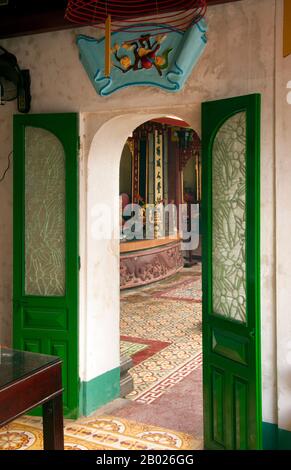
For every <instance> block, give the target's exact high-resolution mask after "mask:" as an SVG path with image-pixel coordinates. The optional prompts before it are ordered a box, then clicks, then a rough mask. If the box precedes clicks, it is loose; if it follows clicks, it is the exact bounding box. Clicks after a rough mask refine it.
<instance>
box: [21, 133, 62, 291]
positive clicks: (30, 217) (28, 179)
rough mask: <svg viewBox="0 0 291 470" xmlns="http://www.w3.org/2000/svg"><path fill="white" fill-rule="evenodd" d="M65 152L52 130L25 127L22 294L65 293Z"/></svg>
mask: <svg viewBox="0 0 291 470" xmlns="http://www.w3.org/2000/svg"><path fill="white" fill-rule="evenodd" d="M65 197H66V188H65V154H64V149H63V146H62V144H61V142H60V141H59V140H58V138H57V137H56V136H55V135H53V134H52V133H50V132H48V131H46V130H44V129H39V128H34V127H27V128H26V130H25V293H26V294H27V295H38V296H63V295H65V200H66V199H65Z"/></svg>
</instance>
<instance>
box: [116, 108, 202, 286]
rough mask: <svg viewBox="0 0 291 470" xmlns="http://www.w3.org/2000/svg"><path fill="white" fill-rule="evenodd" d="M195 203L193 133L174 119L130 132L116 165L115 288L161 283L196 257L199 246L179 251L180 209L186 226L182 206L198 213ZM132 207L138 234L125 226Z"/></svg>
mask: <svg viewBox="0 0 291 470" xmlns="http://www.w3.org/2000/svg"><path fill="white" fill-rule="evenodd" d="M200 200H201V161H200V138H199V136H198V134H197V133H196V132H195V131H194V130H193V129H191V128H190V127H189V125H188V124H187V123H186V122H184V121H182V120H180V119H178V118H174V117H164V118H160V119H157V120H153V121H148V122H146V123H144V124H142V125H141V126H140V127H138V128H137V129H135V130H134V132H133V134H132V136H130V137H129V138H128V140H127V142H126V144H125V146H124V149H123V152H122V156H121V161H120V211H121V216H120V225H121V236H120V287H121V289H128V288H132V287H138V286H142V285H146V284H150V283H152V282H156V281H159V280H161V279H165V278H167V277H169V276H172V275H174V274H175V273H177V272H178V271H180V270H181V269H182V268H183V266H184V265H185V263H187V265H191V264H192V263H193V260H194V259H196V258H197V256H198V257H199V256H200V254H201V253H200V251H199V246H198V247H197V248H196V249H195V250H193V249H191V250H184V251H181V250H180V249H179V246H180V241H181V238H182V237H183V233H182V227H181V224H182V223H181V215H180V212H181V205H183V204H184V207H185V206H186V209H185V210H186V217H187V218H188V219H189V220H188V223H189V222H190V213H188V212H187V207H188V206H189V208H190V205H191V204H196V205H197V208H198V212H199V204H200ZM133 204H136V205H137V206H138V208H139V209H140V212H141V224H142V227H139V230H136V229H137V225H136V224H130V225H128V220H130V219H131V217H132V215H133V210H132V205H133ZM166 207H169V208H170V209H169V210H166V211H165V213H164V215H161V212H160V211H159V210H158V208H166ZM175 209H176V210H175ZM171 211H172V212H173V211H174V215H173V217H171ZM147 222H148V223H147ZM132 227H134V228H135V233H133V231H132ZM136 232H138V233H136Z"/></svg>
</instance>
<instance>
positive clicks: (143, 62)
mask: <svg viewBox="0 0 291 470" xmlns="http://www.w3.org/2000/svg"><path fill="white" fill-rule="evenodd" d="M166 38H167V35H165V34H164V35H159V36H156V37H155V38H152V37H151V35H150V34H143V35H141V36H140V37H139V38H138V39H137V40H135V41H129V42H124V43H122V45H121V46H120V45H119V44H118V43H116V44H114V46H113V48H112V51H111V52H112V54H113V56H114V59H115V61H116V62H117V64H116V63H115V61H114V62H113V65H114V66H115V67H116V68H118V69H119V70H121V71H122V72H123V73H127V72H129V71H130V70H133V71H138V70H148V69H152V68H155V69H156V70H157V72H158V74H159V75H160V76H162V75H163V70H164V69H166V68H167V67H168V65H169V55H170V53H171V52H172V50H173V49H172V48H167V49H165V50H164V51H163V52H161V44H162V42H163V41H164V40H165V39H166ZM123 51H124V52H123ZM125 51H127V53H126V52H125ZM130 51H131V52H132V53H133V55H132V54H129V52H130ZM158 52H160V55H158Z"/></svg>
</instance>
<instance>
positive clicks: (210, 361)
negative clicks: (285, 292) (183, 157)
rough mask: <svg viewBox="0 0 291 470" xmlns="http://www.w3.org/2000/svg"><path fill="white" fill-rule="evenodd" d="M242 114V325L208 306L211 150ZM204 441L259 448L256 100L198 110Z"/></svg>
mask: <svg viewBox="0 0 291 470" xmlns="http://www.w3.org/2000/svg"><path fill="white" fill-rule="evenodd" d="M240 112H245V113H246V242H245V246H246V260H245V262H246V311H247V322H246V324H243V323H239V322H237V321H230V320H229V319H227V318H225V317H222V316H221V315H218V314H216V313H214V311H213V305H212V302H213V301H212V197H213V196H212V150H213V144H214V140H215V137H216V135H217V133H218V131H219V129H220V128H221V126H222V125H223V124H224V123H225V122H226V121H227V119H228V118H230V117H232V116H234V115H235V114H237V113H240ZM202 191H203V194H202V247H203V249H202V259H203V263H202V266H203V269H202V271H203V273H202V285H203V392H204V441H205V447H206V448H209V449H260V448H261V447H262V403H261V344H260V341H261V332H260V95H258V94H254V95H248V96H241V97H236V98H230V99H225V100H219V101H213V102H207V103H203V105H202Z"/></svg>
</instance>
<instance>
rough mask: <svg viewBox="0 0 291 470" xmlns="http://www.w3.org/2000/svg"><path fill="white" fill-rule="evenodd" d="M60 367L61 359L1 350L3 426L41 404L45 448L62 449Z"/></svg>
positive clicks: (0, 402)
mask: <svg viewBox="0 0 291 470" xmlns="http://www.w3.org/2000/svg"><path fill="white" fill-rule="evenodd" d="M61 366H62V361H61V360H60V359H59V358H58V357H54V356H46V355H44V354H37V353H30V352H25V351H17V350H13V349H7V348H1V350H0V426H3V425H5V424H7V423H9V422H10V421H13V420H14V419H15V418H17V417H19V416H21V415H23V414H24V413H27V412H28V411H29V410H31V409H32V408H34V407H36V406H38V405H42V411H43V444H44V449H45V450H63V449H64V426H63V407H62V392H63V388H62V376H61Z"/></svg>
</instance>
